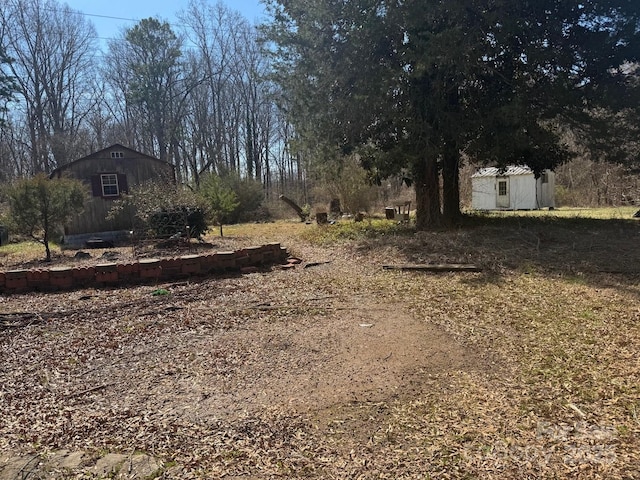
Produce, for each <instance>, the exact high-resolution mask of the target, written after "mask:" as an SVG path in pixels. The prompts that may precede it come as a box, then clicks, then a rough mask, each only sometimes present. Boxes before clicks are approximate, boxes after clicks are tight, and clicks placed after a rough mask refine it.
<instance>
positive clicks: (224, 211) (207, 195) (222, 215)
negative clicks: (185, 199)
mask: <svg viewBox="0 0 640 480" xmlns="http://www.w3.org/2000/svg"><path fill="white" fill-rule="evenodd" d="M199 193H200V195H201V196H202V198H203V199H204V200H205V202H206V204H207V207H208V209H209V216H210V217H211V220H212V222H213V223H215V224H217V225H220V236H221V237H222V236H223V233H222V224H223V223H225V222H226V221H227V217H228V215H229V214H230V213H231V212H233V211H234V210H235V209H236V207H237V206H238V204H239V203H238V196H237V195H236V194H235V192H234V191H233V190H232V189H231V188H230V187H229V186H227V185H225V183H224V182H223V181H222V179H221V178H220V177H219V176H218V175H215V174H210V175H207V176H206V177H204V178H203V179H202V180H201V182H200V190H199Z"/></svg>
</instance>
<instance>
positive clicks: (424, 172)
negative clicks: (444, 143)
mask: <svg viewBox="0 0 640 480" xmlns="http://www.w3.org/2000/svg"><path fill="white" fill-rule="evenodd" d="M415 174H416V175H415V190H416V228H417V229H418V230H426V229H427V228H429V227H435V226H438V225H440V220H441V214H440V187H439V182H438V169H437V165H436V161H435V159H433V158H427V159H425V160H423V161H421V162H419V164H418V165H417V166H416V171H415Z"/></svg>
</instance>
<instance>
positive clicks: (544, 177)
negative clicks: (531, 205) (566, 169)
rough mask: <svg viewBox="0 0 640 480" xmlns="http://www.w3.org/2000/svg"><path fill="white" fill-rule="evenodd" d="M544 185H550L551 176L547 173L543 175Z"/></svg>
mask: <svg viewBox="0 0 640 480" xmlns="http://www.w3.org/2000/svg"><path fill="white" fill-rule="evenodd" d="M542 183H549V174H547V173H546V172H545V173H543V174H542Z"/></svg>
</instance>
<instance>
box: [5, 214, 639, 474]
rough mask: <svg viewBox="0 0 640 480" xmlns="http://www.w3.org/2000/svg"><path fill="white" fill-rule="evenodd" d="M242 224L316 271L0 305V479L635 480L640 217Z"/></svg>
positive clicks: (13, 299) (32, 297) (241, 239)
mask: <svg viewBox="0 0 640 480" xmlns="http://www.w3.org/2000/svg"><path fill="white" fill-rule="evenodd" d="M529 222H532V221H529ZM251 228H252V231H251V232H250V233H249V234H245V236H240V235H237V236H236V237H235V238H233V230H231V232H232V238H230V239H228V240H225V242H227V243H226V244H225V246H233V243H234V242H236V243H237V244H238V245H240V244H244V243H247V242H252V243H260V242H262V241H274V240H275V241H281V242H282V243H283V244H284V245H286V246H287V247H288V249H289V251H290V252H291V253H292V254H293V255H295V256H297V257H299V258H301V259H303V261H304V262H308V263H311V262H312V263H319V265H316V266H314V267H312V268H303V267H304V263H303V264H302V265H300V266H299V267H297V268H296V269H294V270H288V271H283V270H278V269H274V270H272V271H265V272H261V273H257V274H251V275H245V276H237V277H227V278H216V279H213V278H212V279H206V280H202V281H199V282H180V283H170V284H161V285H152V286H149V285H148V286H139V287H133V288H125V289H117V290H84V291H75V292H68V293H56V294H49V295H43V294H28V295H14V296H10V297H3V298H2V299H0V300H1V303H0V309H1V310H0V312H1V313H2V314H3V315H2V321H3V323H2V325H3V327H2V328H1V330H0V362H1V363H0V365H1V366H0V409H1V411H2V417H1V419H0V478H2V479H5V478H6V479H9V478H136V477H137V478H144V477H153V476H155V477H161V478H223V477H224V478H276V477H280V478H309V477H316V478H362V479H366V478H416V479H417V478H523V479H524V478H607V479H609V478H625V479H626V478H638V473H637V465H638V464H640V458H638V452H640V445H639V440H638V439H639V438H640V435H639V434H640V419H639V418H638V410H639V409H640V401H639V400H638V399H639V398H640V392H639V391H638V389H639V387H638V380H639V375H640V364H639V360H638V357H637V351H638V347H640V331H639V330H640V326H639V325H640V322H639V320H640V307H639V306H638V305H640V302H639V301H638V300H639V299H640V287H639V285H638V278H639V276H638V272H637V271H634V270H633V269H634V268H636V269H637V268H638V265H640V262H639V260H640V258H639V257H640V252H638V249H637V245H638V239H639V237H640V231H639V229H638V224H637V223H624V222H622V223H621V222H614V224H613V225H612V224H611V223H606V222H599V223H595V224H594V223H590V224H584V225H583V224H575V223H574V224H572V223H571V221H568V222H565V223H559V224H557V225H556V224H551V225H548V224H547V223H545V222H542V223H535V222H533V223H527V224H525V225H523V224H515V225H513V224H506V225H501V226H496V225H485V226H477V227H473V228H467V229H461V230H459V231H453V232H428V233H417V234H412V233H411V232H405V233H401V234H398V235H387V236H384V237H381V236H377V237H371V238H361V239H359V240H350V241H346V242H339V241H338V242H333V243H332V244H331V245H330V246H324V247H319V246H317V243H313V242H309V241H306V240H303V239H301V236H300V235H299V233H300V232H299V230H301V229H306V232H302V233H303V234H305V235H306V236H307V237H309V236H311V237H312V238H315V237H317V233H316V231H315V230H313V229H318V227H316V226H309V225H307V226H305V225H287V224H279V225H278V226H277V227H276V228H274V227H271V229H270V230H269V229H268V228H265V229H264V230H261V229H260V227H257V226H254V227H251ZM329 228H331V227H329ZM464 261H469V262H471V261H472V262H473V263H475V264H478V265H480V266H482V267H483V268H484V271H483V273H449V274H437V275H434V274H425V273H415V272H412V273H407V272H395V271H394V272H389V271H383V270H382V269H381V268H380V267H381V265H382V264H385V263H386V264H388V263H393V262H398V263H403V262H435V263H441V262H464ZM324 262H329V263H324ZM612 272H613V273H612ZM159 289H163V290H166V292H168V294H166V295H153V292H154V291H158V290H159ZM142 460H144V461H145V462H146V463H145V465H146V470H145V469H138V470H136V469H135V468H133V466H134V463H135V462H134V461H138V463H141V461H142ZM110 462H111V463H110Z"/></svg>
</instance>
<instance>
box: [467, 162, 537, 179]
mask: <svg viewBox="0 0 640 480" xmlns="http://www.w3.org/2000/svg"><path fill="white" fill-rule="evenodd" d="M513 175H533V170H531V169H530V168H529V167H525V166H522V165H510V166H508V167H506V168H503V169H501V168H498V167H486V168H481V169H480V170H478V171H477V172H476V173H474V174H473V175H472V177H474V178H475V177H496V176H498V177H507V176H513Z"/></svg>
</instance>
